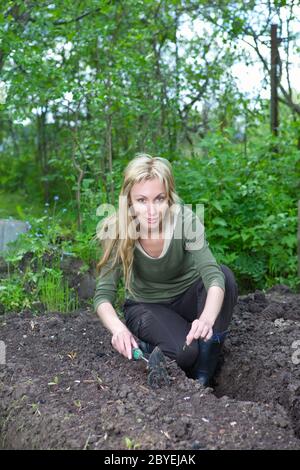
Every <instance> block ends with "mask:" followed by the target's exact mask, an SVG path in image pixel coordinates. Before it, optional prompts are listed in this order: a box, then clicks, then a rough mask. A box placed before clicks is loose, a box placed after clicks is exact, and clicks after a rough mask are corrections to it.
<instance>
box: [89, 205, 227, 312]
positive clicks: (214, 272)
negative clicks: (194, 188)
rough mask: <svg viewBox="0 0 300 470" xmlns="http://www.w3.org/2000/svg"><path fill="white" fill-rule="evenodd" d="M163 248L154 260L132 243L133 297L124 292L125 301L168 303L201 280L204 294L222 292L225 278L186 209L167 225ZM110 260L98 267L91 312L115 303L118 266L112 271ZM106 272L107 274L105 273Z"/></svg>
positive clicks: (198, 224) (196, 220) (179, 210)
mask: <svg viewBox="0 0 300 470" xmlns="http://www.w3.org/2000/svg"><path fill="white" fill-rule="evenodd" d="M166 234H169V235H167V236H166V237H165V241H164V248H163V251H162V253H161V255H160V256H159V257H158V258H154V257H151V256H150V255H149V254H147V253H146V252H145V251H144V249H143V248H142V246H141V244H140V243H139V242H138V240H137V241H136V242H135V247H134V259H133V269H132V278H131V289H132V291H133V293H134V294H135V297H133V296H132V295H131V294H130V292H129V291H127V290H126V292H125V297H126V298H129V299H132V300H135V301H136V302H159V301H168V300H172V298H174V297H176V296H178V294H180V293H183V292H184V291H185V290H186V289H188V288H189V287H190V286H191V285H192V284H193V283H194V282H195V281H196V280H197V279H199V278H200V277H201V278H202V281H203V284H204V287H205V289H206V291H207V290H208V289H209V288H210V287H211V286H219V287H221V288H222V289H223V290H224V291H225V276H224V274H223V271H222V270H221V268H220V266H219V264H218V263H217V262H216V260H215V258H214V256H213V254H212V252H211V250H210V249H209V243H208V241H207V240H206V235H205V230H204V225H203V224H202V223H201V221H200V219H199V217H198V216H197V215H196V214H195V213H194V212H193V211H192V209H191V208H190V207H189V205H183V204H179V205H178V206H177V210H176V212H175V216H174V218H173V222H172V224H171V223H170V224H169V225H167V228H166V232H165V235H166ZM111 266H112V257H110V259H109V260H108V262H107V264H106V265H105V266H103V267H102V269H101V272H100V274H99V276H98V278H97V283H96V291H95V296H94V309H95V312H96V311H97V308H98V307H99V305H100V304H101V303H103V302H110V303H111V304H112V305H113V304H114V302H115V298H116V292H117V287H118V282H119V279H120V276H121V275H122V271H123V269H122V263H121V262H120V263H119V264H118V265H117V266H115V268H114V269H113V270H111V271H110V272H108V270H109V269H110V268H111ZM107 272H108V273H107Z"/></svg>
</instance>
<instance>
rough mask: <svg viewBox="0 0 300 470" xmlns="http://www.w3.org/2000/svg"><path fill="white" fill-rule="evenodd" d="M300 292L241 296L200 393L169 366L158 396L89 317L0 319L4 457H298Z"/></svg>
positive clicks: (140, 365) (137, 365) (142, 371)
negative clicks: (62, 453) (134, 453)
mask: <svg viewBox="0 0 300 470" xmlns="http://www.w3.org/2000/svg"><path fill="white" fill-rule="evenodd" d="M299 310H300V295H299V294H297V295H295V294H293V293H291V292H290V291H289V289H288V288H287V287H286V286H283V285H278V286H274V287H273V288H272V289H269V290H268V291H267V292H266V293H264V292H261V291H256V292H254V293H252V294H248V295H244V296H240V297H239V301H238V304H237V305H236V307H235V312H234V320H233V323H232V328H231V335H230V337H229V338H228V340H227V344H226V347H225V348H224V353H223V362H224V363H223V367H222V368H221V369H220V371H219V373H218V374H217V376H216V383H215V386H214V388H213V389H212V388H209V389H204V388H202V386H201V385H199V384H197V383H196V382H195V381H194V380H192V379H188V378H186V377H185V374H184V373H183V372H182V371H181V370H180V369H179V368H178V367H177V366H176V364H175V363H174V362H172V361H170V360H169V359H168V360H167V370H168V373H169V376H170V382H171V383H170V385H163V386H162V387H161V388H160V389H152V388H150V387H149V386H148V384H147V372H146V367H145V363H144V362H143V361H136V362H134V361H128V360H126V359H125V358H123V357H122V356H120V355H119V354H118V353H117V352H115V351H114V349H113V348H112V346H111V344H110V335H109V334H108V332H107V331H106V330H104V328H103V327H102V326H101V323H100V321H99V320H98V319H97V317H96V316H95V315H94V314H93V313H92V312H91V311H88V310H85V311H80V312H77V313H76V314H72V315H69V316H67V315H62V314H59V313H55V312H54V313H50V314H49V313H48V314H42V315H39V316H32V314H31V313H30V312H22V313H21V314H19V315H7V316H2V317H1V319H0V326H1V327H0V340H2V341H4V342H5V344H6V364H5V365H1V366H0V403H1V404H0V407H1V408H0V424H1V439H0V441H1V445H0V447H1V448H2V449H106V450H111V449H113V450H117V449H133V448H135V449H158V450H160V449H176V450H179V449H194V450H196V449H299V448H300V365H299V363H300V328H299V326H300V312H299Z"/></svg>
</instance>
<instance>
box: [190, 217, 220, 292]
mask: <svg viewBox="0 0 300 470" xmlns="http://www.w3.org/2000/svg"><path fill="white" fill-rule="evenodd" d="M183 236H184V248H185V250H187V251H189V252H190V253H191V255H192V256H193V259H194V263H195V265H196V267H197V269H198V271H199V274H200V276H201V277H202V280H203V284H204V287H205V289H206V291H207V290H208V289H209V288H210V287H211V286H218V287H221V289H223V290H224V291H225V275H224V273H223V271H222V270H221V268H220V266H219V264H218V263H217V261H216V259H215V257H214V256H213V254H212V252H211V250H210V249H209V243H208V241H207V240H206V234H205V229H204V225H203V224H202V222H201V221H200V219H199V217H198V216H197V215H196V214H195V213H194V212H193V211H192V210H191V209H189V208H187V209H186V213H185V216H184V233H183Z"/></svg>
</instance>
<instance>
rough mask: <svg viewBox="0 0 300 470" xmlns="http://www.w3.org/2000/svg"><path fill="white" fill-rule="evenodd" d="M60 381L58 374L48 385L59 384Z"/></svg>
mask: <svg viewBox="0 0 300 470" xmlns="http://www.w3.org/2000/svg"><path fill="white" fill-rule="evenodd" d="M58 382H59V378H58V376H57V375H56V376H55V377H54V379H53V381H52V382H48V385H50V386H52V385H58Z"/></svg>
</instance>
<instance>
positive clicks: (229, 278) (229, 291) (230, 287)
mask: <svg viewBox="0 0 300 470" xmlns="http://www.w3.org/2000/svg"><path fill="white" fill-rule="evenodd" d="M220 267H221V269H222V272H223V274H224V276H225V295H231V296H232V297H233V299H234V303H236V302H237V298H238V285H237V282H236V280H235V276H234V274H233V272H232V270H231V269H230V268H229V267H228V266H226V265H225V264H221V265H220Z"/></svg>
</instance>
